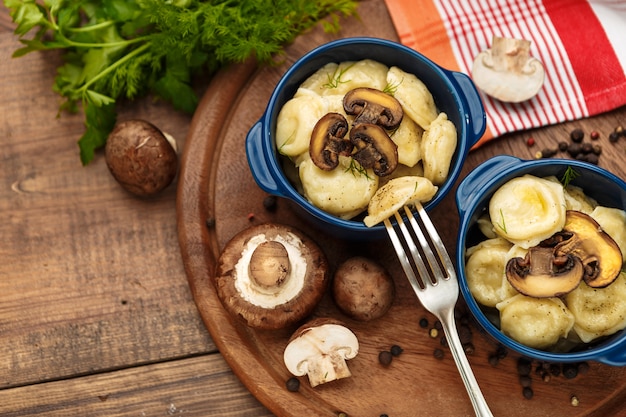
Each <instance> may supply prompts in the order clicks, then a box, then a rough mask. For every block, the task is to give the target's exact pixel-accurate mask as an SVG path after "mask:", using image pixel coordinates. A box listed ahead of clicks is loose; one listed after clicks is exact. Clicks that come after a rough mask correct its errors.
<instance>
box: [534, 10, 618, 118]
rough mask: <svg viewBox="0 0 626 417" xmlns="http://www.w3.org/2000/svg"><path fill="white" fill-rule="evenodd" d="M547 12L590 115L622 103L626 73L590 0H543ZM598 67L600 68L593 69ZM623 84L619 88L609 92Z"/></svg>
mask: <svg viewBox="0 0 626 417" xmlns="http://www.w3.org/2000/svg"><path fill="white" fill-rule="evenodd" d="M543 4H544V7H545V9H546V12H547V13H548V15H549V16H550V19H551V20H552V24H553V25H554V27H555V28H556V30H557V32H558V33H559V35H560V37H561V42H562V43H563V46H564V47H565V50H566V51H567V55H568V56H569V59H570V62H571V64H572V67H573V68H574V71H575V72H576V75H577V78H578V83H579V85H580V88H581V90H582V92H583V95H584V96H585V99H586V103H587V109H588V112H589V113H590V114H597V113H601V112H603V111H607V110H609V109H612V108H615V107H616V106H619V105H620V104H621V103H622V102H623V98H622V97H619V95H623V94H625V93H626V91H624V90H626V87H625V86H624V85H623V80H624V72H623V70H622V67H621V65H620V63H619V61H618V58H617V56H616V55H615V51H614V50H613V48H612V47H611V43H610V40H609V39H608V38H607V36H606V33H605V32H604V29H603V27H602V25H601V23H600V21H599V20H598V18H597V17H596V15H595V13H594V12H593V10H592V9H591V6H590V5H589V3H588V2H587V1H583V0H544V2H543ZM590 67H592V68H593V67H595V68H597V69H598V70H597V71H590V70H589V69H590ZM619 84H621V87H622V88H621V89H620V91H616V92H615V93H614V94H607V92H608V91H611V90H614V89H615V88H617V86H618V85H619Z"/></svg>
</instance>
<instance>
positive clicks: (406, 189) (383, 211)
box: [363, 177, 438, 227]
mask: <svg viewBox="0 0 626 417" xmlns="http://www.w3.org/2000/svg"><path fill="white" fill-rule="evenodd" d="M437 189H438V188H437V186H436V185H433V183H432V182H430V180H428V179H426V178H424V177H398V178H394V179H392V180H390V181H388V182H387V183H386V184H385V185H383V186H382V187H380V188H379V189H378V191H376V193H375V194H374V196H373V197H372V199H371V200H370V202H369V205H368V207H367V212H368V215H367V216H365V218H364V219H363V223H365V225H366V226H367V227H372V226H375V225H377V224H378V223H380V222H382V221H383V220H385V219H387V218H389V217H391V216H392V215H393V213H394V212H395V211H397V210H399V209H400V208H402V206H404V205H407V204H411V203H415V202H417V201H419V202H423V201H430V200H431V199H432V198H433V196H434V195H435V193H436V192H437Z"/></svg>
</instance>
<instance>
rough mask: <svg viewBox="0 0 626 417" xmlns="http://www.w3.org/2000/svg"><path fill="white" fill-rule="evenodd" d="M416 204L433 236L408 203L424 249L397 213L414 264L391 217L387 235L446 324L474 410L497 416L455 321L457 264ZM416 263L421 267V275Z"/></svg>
mask: <svg viewBox="0 0 626 417" xmlns="http://www.w3.org/2000/svg"><path fill="white" fill-rule="evenodd" d="M414 206H415V209H416V210H417V214H418V218H419V219H420V220H421V222H422V225H423V229H424V230H426V233H427V235H428V236H429V239H427V237H426V235H424V232H423V231H422V227H420V225H419V224H418V221H417V220H416V218H415V216H413V212H412V211H411V209H410V208H409V207H407V206H404V212H405V213H406V216H407V219H408V223H409V224H410V225H411V229H412V231H413V233H414V235H415V236H416V237H417V239H418V241H419V244H420V247H421V251H420V249H418V247H417V246H416V244H415V241H414V239H413V235H412V234H411V232H410V231H409V228H408V227H407V224H406V222H405V221H403V219H402V216H401V214H400V213H398V212H397V211H396V212H395V213H394V216H395V218H396V220H397V223H398V227H399V228H400V230H401V231H402V235H403V236H404V242H405V243H406V247H407V248H408V250H409V252H410V253H411V258H412V260H413V264H412V263H411V261H410V260H409V257H408V256H407V252H406V250H405V246H403V243H402V241H401V240H400V237H399V236H398V234H397V233H396V230H395V228H394V227H393V226H392V224H391V221H390V220H389V219H385V221H384V224H385V227H386V229H387V234H388V235H389V238H390V239H391V242H392V243H393V247H394V248H395V250H396V255H398V259H399V260H400V264H402V269H403V270H404V273H405V274H406V276H407V277H408V279H409V282H410V283H411V286H412V287H413V290H414V291H415V294H416V295H417V298H418V299H419V300H420V302H421V303H422V305H423V306H424V308H425V309H427V310H428V311H430V312H431V313H432V314H434V315H435V317H437V318H438V319H439V321H440V322H441V324H442V327H443V331H444V333H445V336H446V339H447V340H448V345H449V347H450V351H451V352H452V356H453V357H454V362H455V363H456V366H457V368H458V369H459V373H460V374H461V378H462V379H463V383H464V384H465V388H466V389H467V393H468V394H469V397H470V400H471V402H472V406H473V407H474V412H475V413H476V415H477V416H480V417H483V416H493V415H492V414H491V410H489V406H488V405H487V402H486V401H485V398H484V397H483V394H482V392H481V391H480V387H479V386H478V382H477V381H476V378H475V377H474V373H473V372H472V369H471V367H470V364H469V361H468V360H467V357H466V356H465V351H464V350H463V346H462V344H461V340H460V339H459V335H458V332H457V328H456V323H455V321H454V306H455V305H456V302H457V300H458V298H459V286H458V282H457V277H456V273H455V271H454V265H453V264H452V261H451V260H450V256H449V255H448V252H447V251H446V248H445V246H444V245H443V242H442V241H441V238H440V237H439V233H437V230H436V229H435V226H434V225H433V223H432V222H431V220H430V218H429V217H428V215H427V214H426V210H424V208H423V207H422V205H421V204H419V203H416V204H414ZM424 258H426V261H424ZM413 265H415V268H416V269H417V275H416V274H415V271H414V269H413ZM418 277H419V278H418Z"/></svg>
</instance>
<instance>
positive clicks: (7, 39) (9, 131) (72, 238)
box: [0, 6, 215, 388]
mask: <svg viewBox="0 0 626 417" xmlns="http://www.w3.org/2000/svg"><path fill="white" fill-rule="evenodd" d="M2 12H3V14H2V15H3V16H6V14H5V13H6V8H4V6H3V8H2ZM3 21H4V20H3ZM19 46H20V44H19V43H18V42H17V40H16V38H15V36H14V35H13V34H12V33H9V32H7V31H6V30H2V31H1V32H0V74H2V82H1V83H0V108H2V112H0V161H1V163H0V213H2V219H3V221H2V222H0V236H1V237H2V238H1V242H0V387H2V388H6V387H13V386H20V385H25V384H29V383H37V382H41V381H46V380H50V379H59V378H66V377H69V376H72V375H81V374H85V373H89V372H97V371H102V370H106V369H115V368H120V367H123V366H135V365H137V364H142V363H149V362H155V361H160V360H169V359H172V358H178V357H184V356H188V355H193V354H199V353H206V352H213V351H215V346H214V344H213V342H212V340H211V338H210V336H209V334H208V332H207V331H206V329H205V327H204V326H203V324H202V322H201V320H200V317H199V314H198V312H197V309H196V307H195V305H194V303H193V300H192V297H191V294H190V291H189V286H188V284H187V279H186V276H185V272H184V268H183V264H182V262H181V257H180V250H179V245H178V239H177V231H176V215H175V199H176V185H175V184H174V185H172V186H170V187H169V188H168V189H167V190H166V191H165V192H164V193H162V194H161V195H159V196H157V197H155V198H151V199H138V198H135V197H133V196H131V195H129V194H127V193H126V192H124V191H123V190H122V188H121V187H119V186H118V185H117V184H116V183H115V181H114V180H113V178H112V176H111V175H110V174H109V173H108V171H107V168H106V164H105V161H104V158H103V156H102V153H98V154H97V156H96V158H95V160H94V162H93V163H91V164H90V165H88V166H87V167H83V166H82V165H81V163H80V160H79V156H78V147H77V145H76V141H77V140H78V138H79V137H80V135H82V133H83V129H84V128H83V117H82V115H80V114H78V115H68V114H63V115H62V116H61V117H60V118H57V111H58V105H59V103H60V97H59V96H58V95H57V94H56V93H54V92H53V91H52V83H53V79H54V75H55V68H56V66H57V65H58V64H59V63H60V55H59V54H58V53H56V52H51V53H32V54H29V55H27V56H25V57H22V58H19V59H11V58H10V56H11V53H12V52H13V51H14V50H15V49H16V48H18V47H19ZM119 117H120V119H122V118H131V117H140V118H145V119H147V120H151V121H153V122H155V123H157V125H159V126H160V127H161V128H162V129H164V130H166V131H168V132H170V133H171V134H172V135H174V136H175V137H176V138H177V139H178V141H179V145H180V147H181V148H182V146H183V145H184V139H185V136H186V134H187V129H188V126H189V121H190V118H191V117H190V116H189V115H185V114H181V113H178V112H175V111H173V110H172V109H171V107H170V106H169V105H166V104H165V103H162V102H156V101H153V100H151V99H149V98H148V99H144V100H138V101H136V102H134V103H133V104H132V106H131V105H128V106H120V114H119Z"/></svg>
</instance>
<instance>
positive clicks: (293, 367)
mask: <svg viewBox="0 0 626 417" xmlns="http://www.w3.org/2000/svg"><path fill="white" fill-rule="evenodd" d="M358 353H359V341H358V339H357V337H356V335H355V334H354V333H353V332H352V331H351V330H350V329H348V328H347V327H345V326H344V325H342V324H341V323H339V322H338V321H336V320H331V319H325V318H319V319H316V320H313V321H311V322H310V323H307V324H305V325H303V326H302V327H300V328H299V329H298V330H296V331H295V333H294V334H293V336H292V337H291V338H290V339H289V344H288V345H287V347H286V348H285V351H284V353H283V360H284V362H285V366H286V367H287V369H288V370H289V372H291V373H292V374H293V375H296V376H303V375H308V377H309V383H310V384H311V387H316V386H318V385H320V384H324V383H327V382H330V381H334V380H337V379H341V378H347V377H349V376H351V375H352V373H351V372H350V369H349V368H348V365H347V364H346V360H347V359H352V358H354V357H355V356H356V355H357V354H358Z"/></svg>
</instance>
